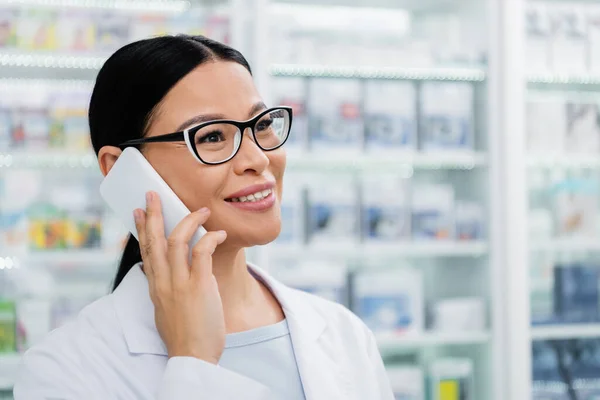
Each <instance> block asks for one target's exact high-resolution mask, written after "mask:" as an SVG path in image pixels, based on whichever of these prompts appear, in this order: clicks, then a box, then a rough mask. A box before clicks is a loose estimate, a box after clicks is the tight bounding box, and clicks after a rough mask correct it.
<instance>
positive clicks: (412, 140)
mask: <svg viewBox="0 0 600 400" xmlns="http://www.w3.org/2000/svg"><path fill="white" fill-rule="evenodd" d="M416 103H417V99H416V90H415V86H414V85H413V84H412V83H408V82H389V81H378V80H372V81H368V82H367V84H366V97H365V128H366V137H365V146H366V149H367V151H372V152H374V153H376V154H378V155H379V154H381V153H382V152H397V151H400V150H404V151H412V150H415V149H416V146H417V115H416V107H417V104H416Z"/></svg>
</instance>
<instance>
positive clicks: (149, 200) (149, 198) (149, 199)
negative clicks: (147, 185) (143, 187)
mask: <svg viewBox="0 0 600 400" xmlns="http://www.w3.org/2000/svg"><path fill="white" fill-rule="evenodd" d="M152 197H153V194H152V192H146V203H150V202H151V201H152Z"/></svg>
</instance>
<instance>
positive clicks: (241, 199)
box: [231, 189, 272, 203]
mask: <svg viewBox="0 0 600 400" xmlns="http://www.w3.org/2000/svg"><path fill="white" fill-rule="evenodd" d="M271 192H272V190H271V189H266V190H263V191H260V192H256V193H253V194H249V195H248V196H241V197H234V198H232V199H231V202H233V203H238V202H239V203H244V202H246V201H258V200H261V199H264V198H265V197H267V196H268V195H270V194H271Z"/></svg>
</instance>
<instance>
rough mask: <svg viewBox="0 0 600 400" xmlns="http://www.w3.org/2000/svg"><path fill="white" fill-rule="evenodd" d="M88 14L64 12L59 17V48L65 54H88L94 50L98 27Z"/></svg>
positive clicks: (57, 35) (71, 11)
mask: <svg viewBox="0 0 600 400" xmlns="http://www.w3.org/2000/svg"><path fill="white" fill-rule="evenodd" d="M93 22H94V21H93V19H92V18H91V16H90V14H89V13H87V12H81V11H73V10H68V11H62V12H61V13H60V14H59V15H58V24H57V34H56V37H57V47H58V49H59V50H62V51H65V52H87V51H92V50H93V49H94V45H95V41H96V31H95V29H96V27H95V26H94V23H93Z"/></svg>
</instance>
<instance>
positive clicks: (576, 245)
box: [530, 237, 600, 253]
mask: <svg viewBox="0 0 600 400" xmlns="http://www.w3.org/2000/svg"><path fill="white" fill-rule="evenodd" d="M530 248H531V250H532V251H536V252H546V253H552V252H554V253H560V252H562V253H569V252H590V253H591V252H595V253H597V252H600V238H594V237H579V238H577V237H575V238H564V239H563V238H558V239H532V240H531V242H530Z"/></svg>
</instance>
